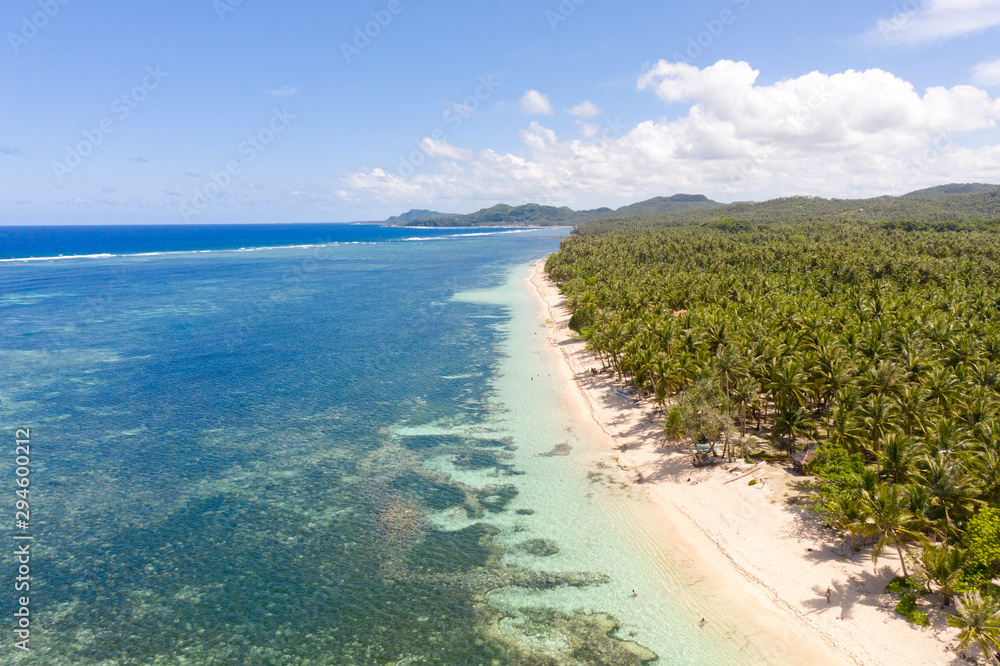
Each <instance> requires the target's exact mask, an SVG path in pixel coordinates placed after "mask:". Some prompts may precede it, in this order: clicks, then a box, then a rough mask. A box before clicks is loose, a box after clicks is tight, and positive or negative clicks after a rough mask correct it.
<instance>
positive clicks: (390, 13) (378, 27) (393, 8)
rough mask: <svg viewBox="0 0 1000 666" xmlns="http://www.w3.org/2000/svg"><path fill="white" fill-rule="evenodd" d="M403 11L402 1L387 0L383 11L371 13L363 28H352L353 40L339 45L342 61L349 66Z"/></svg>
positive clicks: (358, 26)
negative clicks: (342, 56)
mask: <svg viewBox="0 0 1000 666" xmlns="http://www.w3.org/2000/svg"><path fill="white" fill-rule="evenodd" d="M403 9H404V7H403V3H402V0H389V4H387V5H386V6H385V9H380V10H378V11H373V12H372V13H371V15H372V20H371V21H368V22H367V23H365V24H364V26H360V25H357V26H354V39H353V40H352V41H351V42H350V43H348V42H341V43H340V52H341V53H343V54H344V60H346V61H347V62H348V64H350V62H351V60H352V59H353V58H354V57H355V56H359V55H361V52H362V51H364V50H365V49H366V48H368V47H369V46H371V43H372V40H374V39H375V38H376V37H378V36H379V35H381V34H382V31H383V30H385V29H386V28H388V27H389V24H390V23H392V19H393V18H394V17H396V16H399V15H400V14H402V13H403Z"/></svg>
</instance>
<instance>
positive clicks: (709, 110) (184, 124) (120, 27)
mask: <svg viewBox="0 0 1000 666" xmlns="http://www.w3.org/2000/svg"><path fill="white" fill-rule="evenodd" d="M0 35H2V36H3V43H2V44H0V224H3V225H16V224H102V223H104V224H183V223H192V224H215V223H272V222H347V221H364V220H384V219H385V218H387V217H388V216H390V215H397V214H400V213H402V212H404V211H407V210H409V209H411V208H420V209H431V210H436V211H441V212H446V213H467V212H472V211H475V210H478V209H479V208H483V207H488V206H492V205H494V204H496V203H507V204H511V205H518V204H523V203H528V202H537V203H543V204H551V205H567V206H570V207H572V208H575V209H585V208H596V207H600V206H610V207H617V206H622V205H626V204H629V203H632V202H635V201H641V200H644V199H648V198H650V197H654V196H669V195H672V194H675V193H688V194H704V195H706V196H708V197H710V198H712V199H715V200H718V201H722V202H731V201H746V200H765V199H770V198H775V197H779V196H792V195H811V196H824V197H843V198H847V197H866V196H879V195H885V194H891V195H898V194H903V193H906V192H908V191H912V190H915V189H919V188H922V187H927V186H931V185H937V184H943V183H950V182H987V183H1000V131H998V129H997V119H998V118H1000V0H850V1H842V2H837V1H833V2H809V3H806V2H801V0H800V1H797V2H792V1H791V0H770V1H768V0H714V1H710V2H698V3H692V2H675V1H669V0H661V1H659V2H631V1H628V0H617V1H616V2H608V1H607V0H536V1H528V0H506V1H505V2H496V1H487V0H442V1H440V2H436V3H431V2H424V1H421V0H364V1H361V2H328V3H318V2H303V1H301V0H285V1H284V2H280V3H279V2H274V1H270V2H268V1H266V0H179V1H178V2H171V3H167V2H149V1H148V0H129V1H128V2H125V1H124V0H103V1H102V2H101V3H89V2H83V1H82V0H5V2H4V3H3V4H2V6H0Z"/></svg>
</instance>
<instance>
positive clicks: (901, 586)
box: [886, 576, 915, 596]
mask: <svg viewBox="0 0 1000 666" xmlns="http://www.w3.org/2000/svg"><path fill="white" fill-rule="evenodd" d="M886 589H887V590H888V591H889V592H891V593H892V594H895V595H898V596H902V595H903V594H907V593H912V592H915V590H914V588H913V585H912V584H911V583H910V581H909V579H907V578H903V577H902V576H896V577H895V578H893V579H892V580H891V581H889V585H888V586H887V587H886Z"/></svg>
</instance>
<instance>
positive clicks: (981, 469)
mask: <svg viewBox="0 0 1000 666" xmlns="http://www.w3.org/2000/svg"><path fill="white" fill-rule="evenodd" d="M997 192H998V190H997V189H996V188H993V189H982V190H981V191H974V192H963V193H958V194H951V193H947V192H945V193H932V194H931V195H926V196H919V195H918V196H912V197H900V198H895V199H891V200H885V201H879V200H872V201H871V202H865V205H858V204H857V202H851V204H850V206H849V207H845V205H844V204H843V203H837V202H836V201H835V200H833V201H832V200H816V199H807V198H795V199H783V200H778V201H777V202H770V205H769V206H767V205H763V204H754V205H747V206H745V207H741V206H740V205H737V206H728V207H726V208H719V209H716V210H710V211H692V212H689V213H687V214H685V215H683V216H678V215H673V216H670V215H667V216H659V217H646V218H638V219H632V220H614V221H610V222H609V221H601V222H593V223H590V224H587V225H584V226H583V227H581V228H579V229H577V230H576V231H575V232H574V233H573V235H572V236H571V237H569V238H568V239H566V240H565V241H564V242H563V244H562V246H561V249H560V250H559V252H558V253H557V254H554V255H552V256H551V257H550V258H549V260H548V262H547V265H546V269H547V271H548V273H549V275H550V276H551V278H552V279H553V280H554V281H555V282H556V283H558V284H559V285H560V288H561V289H562V290H563V292H564V294H565V295H566V297H567V303H568V305H569V307H570V308H571V310H572V311H573V317H572V320H571V323H570V325H571V327H572V328H574V329H575V330H577V331H578V332H579V333H580V334H582V335H583V336H584V337H585V338H586V339H587V341H588V344H589V347H590V349H591V350H592V351H593V352H594V353H595V354H597V355H598V356H599V357H600V358H601V359H602V360H603V361H604V362H605V364H606V365H607V366H608V367H610V368H612V369H613V370H614V371H616V372H617V373H619V374H620V375H621V377H622V378H623V379H624V380H625V381H627V382H628V383H630V384H631V385H632V387H633V390H634V391H636V392H638V393H640V394H641V395H643V396H644V397H646V398H648V399H649V400H651V401H653V402H655V403H656V404H657V405H659V406H660V407H661V408H662V409H663V419H664V435H665V441H669V440H673V441H688V442H698V441H702V442H713V443H715V442H718V443H719V444H718V447H719V451H718V453H719V455H720V456H721V457H722V458H727V459H729V460H733V459H735V457H737V456H739V457H751V456H754V455H755V454H757V455H759V454H769V455H771V456H772V457H773V456H774V455H778V454H781V453H784V454H786V455H787V454H790V453H792V452H796V451H802V450H803V449H804V448H805V447H807V446H809V447H810V452H811V454H812V455H811V460H810V462H809V464H808V465H807V467H806V471H807V472H808V473H810V474H812V475H814V477H813V478H814V479H815V484H814V485H815V491H816V492H815V500H814V501H815V508H816V509H817V510H818V511H821V512H822V513H823V515H824V518H825V519H826V521H827V522H828V524H830V525H831V526H834V527H835V528H836V529H837V530H839V531H840V532H841V534H842V535H843V537H844V539H845V540H846V542H847V543H848V544H850V545H851V546H853V548H854V549H855V550H856V551H857V550H861V549H863V548H870V549H871V555H872V557H873V559H875V560H876V561H877V560H878V558H879V557H881V556H882V555H883V554H884V553H885V552H886V550H887V549H891V550H893V551H895V552H897V553H898V555H899V557H900V559H901V562H902V565H903V577H902V578H901V579H899V580H897V581H895V582H894V584H893V589H894V590H895V591H896V592H897V593H898V594H900V596H901V598H900V605H899V606H898V607H897V610H899V612H900V613H903V614H904V615H907V616H908V617H910V619H911V620H913V621H915V622H918V623H926V621H927V617H926V615H924V614H923V613H922V612H921V611H920V610H918V609H917V607H916V605H915V603H914V601H915V599H916V598H917V595H921V594H924V595H927V594H933V595H935V597H934V598H936V599H938V600H939V602H940V603H941V604H942V605H944V606H950V605H951V604H952V603H953V599H954V598H955V597H958V598H960V599H961V601H960V602H959V603H958V604H957V607H956V608H955V609H951V610H950V611H949V612H950V613H951V617H950V619H949V622H952V623H953V624H955V625H956V626H961V627H962V630H963V632H964V633H963V635H964V636H966V637H967V638H968V641H972V642H978V643H980V645H982V646H984V649H986V648H988V647H989V646H990V645H992V646H993V647H994V649H995V650H1000V587H998V584H1000V581H998V580H997V578H998V576H1000V220H996V219H994V218H1000V196H998V195H997ZM874 206H880V207H879V208H877V209H876V210H871V207H874ZM845 208H846V210H845ZM859 209H866V210H859ZM741 211H742V212H744V213H746V215H745V216H741V215H740V213H741ZM947 211H953V212H954V215H953V217H952V218H951V219H947V215H946V213H947ZM720 213H721V214H724V216H721V215H720ZM984 213H986V215H984ZM991 220H992V221H991ZM983 641H985V642H983ZM990 641H993V642H992V643H991V642H990Z"/></svg>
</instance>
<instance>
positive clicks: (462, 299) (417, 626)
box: [0, 230, 765, 665]
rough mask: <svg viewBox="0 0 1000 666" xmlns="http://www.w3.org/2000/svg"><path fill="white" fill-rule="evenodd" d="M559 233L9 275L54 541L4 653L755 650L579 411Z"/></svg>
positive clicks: (478, 660)
mask: <svg viewBox="0 0 1000 666" xmlns="http://www.w3.org/2000/svg"><path fill="white" fill-rule="evenodd" d="M558 233H559V232H558V231H553V230H536V231H529V232H524V233H517V234H495V235H477V236H466V237H458V236H446V237H442V238H436V239H433V240H431V239H427V240H419V241H404V240H402V239H400V238H393V239H369V240H368V241H365V242H359V243H351V244H344V243H339V244H323V245H320V246H317V247H298V248H285V249H268V250H261V251H257V252H231V251H213V252H203V253H193V252H191V253H188V252H174V253H170V254H157V255H151V256H130V255H125V256H113V257H96V258H95V257H92V258H82V259H61V260H55V261H35V262H28V263H22V262H5V263H2V264H0V316H2V318H3V322H4V325H3V327H2V328H0V422H2V424H3V430H4V432H5V433H7V434H6V435H5V437H6V438H7V439H8V440H11V442H12V440H13V436H14V435H13V433H14V429H15V428H18V427H29V426H30V427H31V429H32V442H31V444H32V471H31V483H32V485H31V528H30V531H31V533H32V534H33V535H34V536H35V542H34V545H33V552H32V560H31V567H32V587H31V594H32V624H31V647H32V648H33V649H32V652H30V653H21V652H19V651H15V650H12V649H10V645H9V643H8V639H9V635H10V634H9V632H7V631H5V634H6V635H4V636H3V640H4V644H3V650H4V654H3V655H0V661H3V663H24V664H102V665H111V664H182V663H183V664H209V663H214V664H508V663H524V664H561V663H594V664H598V663H607V664H631V663H635V664H638V663H642V662H644V661H649V660H651V659H653V658H654V653H659V654H660V655H661V656H662V657H663V658H662V659H661V661H660V663H692V664H693V663H724V662H730V663H739V661H741V660H742V659H743V658H744V657H747V656H748V654H750V653H748V652H747V650H748V649H749V648H747V647H746V646H745V644H744V643H745V642H744V641H739V640H735V639H733V638H732V636H728V637H727V634H726V632H729V631H730V628H729V627H728V626H727V625H726V624H725V622H724V615H722V614H720V615H718V617H719V622H718V625H719V628H718V629H717V630H713V631H714V633H706V632H704V631H702V632H701V633H699V629H698V628H697V627H695V626H694V624H693V623H692V622H691V617H692V615H691V614H692V613H701V614H702V615H704V614H705V613H706V612H708V613H712V612H715V611H714V610H712V609H709V610H708V611H706V610H705V607H704V605H701V606H699V604H700V603H702V601H699V600H698V599H697V598H696V597H697V595H694V594H691V593H688V592H685V589H687V587H688V586H689V585H690V582H689V581H688V580H687V579H685V578H684V576H683V574H681V573H679V572H678V568H677V566H676V562H674V561H673V560H672V559H671V557H670V556H669V554H666V553H664V552H663V551H662V550H661V546H662V544H660V543H659V542H658V541H657V540H656V536H655V535H653V534H649V533H647V532H645V531H643V529H641V528H636V527H635V524H636V523H637V520H636V519H635V517H634V516H633V515H631V514H632V512H633V511H635V510H636V509H635V505H634V503H629V502H628V501H625V500H626V499H627V495H628V491H627V490H626V489H624V487H623V486H621V484H619V483H618V482H617V481H616V478H615V474H614V471H613V469H612V468H609V467H607V466H605V464H604V462H605V461H604V460H602V458H601V456H602V455H603V454H602V452H601V451H600V450H599V447H597V445H596V444H595V443H594V441H593V440H592V439H588V437H587V436H586V435H585V434H583V433H582V432H581V431H580V428H579V426H578V425H574V423H573V422H572V420H571V419H569V418H568V417H567V416H566V415H565V413H564V410H562V407H561V398H560V394H559V391H560V388H559V387H560V380H559V379H558V377H554V376H553V374H554V372H553V369H552V364H551V358H550V357H548V356H546V355H547V354H548V351H547V350H546V349H545V348H544V346H545V343H544V329H543V327H542V325H541V322H540V321H539V320H538V316H537V308H536V305H535V304H534V302H533V300H532V297H531V296H530V294H529V293H528V292H527V290H526V289H525V285H524V278H525V277H526V276H527V265H528V264H529V262H531V261H533V260H537V259H539V258H542V257H544V256H545V255H547V254H548V253H550V252H552V251H554V250H555V249H556V248H557V246H558ZM560 445H564V446H560ZM6 448H8V447H5V450H6ZM549 454H551V455H549ZM564 454H567V455H564ZM4 470H5V471H4V478H5V479H7V480H8V482H7V483H6V484H5V485H7V486H8V487H9V488H11V492H10V495H11V497H13V487H14V486H13V479H14V478H15V477H14V459H13V456H8V460H5V461H4ZM7 535H8V537H10V536H12V535H13V532H12V531H11V530H10V529H8V530H7ZM8 543H10V540H9V539H8ZM7 570H8V572H9V577H10V578H11V579H12V578H13V575H14V574H13V569H12V568H10V567H8V569H7ZM636 587H640V588H641V589H643V594H642V595H641V596H640V597H637V598H634V597H632V596H631V593H630V592H631V589H632V588H636ZM10 588H11V586H10V585H4V586H3V587H0V589H4V590H7V591H6V592H3V593H0V611H2V613H3V616H4V617H5V618H10V617H11V616H12V613H13V611H14V596H15V595H14V594H13V592H11V591H10ZM612 618H614V619H612ZM616 623H617V624H618V626H617V627H616ZM733 631H735V629H733ZM609 632H610V634H609ZM631 641H635V642H634V643H633V642H631ZM651 650H652V651H651ZM741 650H743V651H742V652H741ZM753 661H754V662H755V663H761V662H762V661H765V659H763V658H762V657H760V655H757V654H756V653H753Z"/></svg>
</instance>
